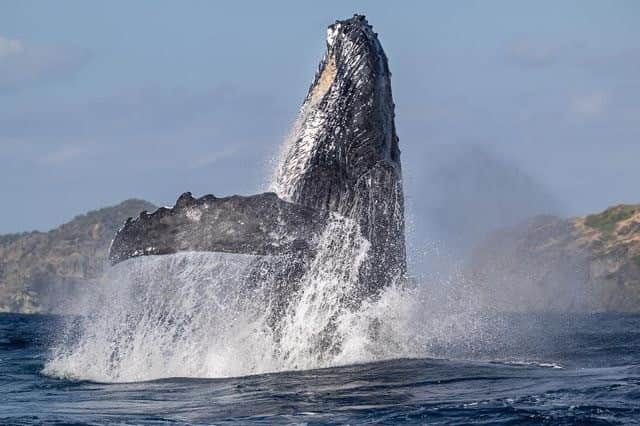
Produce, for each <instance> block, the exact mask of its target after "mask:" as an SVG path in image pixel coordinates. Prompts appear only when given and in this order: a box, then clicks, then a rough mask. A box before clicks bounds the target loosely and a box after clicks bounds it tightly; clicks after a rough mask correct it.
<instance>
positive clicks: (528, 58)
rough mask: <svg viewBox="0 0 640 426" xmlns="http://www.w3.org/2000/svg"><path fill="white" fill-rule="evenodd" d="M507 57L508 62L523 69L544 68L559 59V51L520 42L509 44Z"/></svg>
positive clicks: (527, 42)
mask: <svg viewBox="0 0 640 426" xmlns="http://www.w3.org/2000/svg"><path fill="white" fill-rule="evenodd" d="M505 56H506V59H507V61H508V62H510V63H512V64H515V65H519V66H523V67H542V66H546V65H551V64H554V63H555V62H556V61H557V59H558V57H559V49H556V48H552V47H549V46H542V45H537V44H533V43H532V42H531V41H528V40H519V41H516V42H513V43H511V44H509V45H508V46H507V48H506V52H505Z"/></svg>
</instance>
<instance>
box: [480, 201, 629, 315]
mask: <svg viewBox="0 0 640 426" xmlns="http://www.w3.org/2000/svg"><path fill="white" fill-rule="evenodd" d="M468 272H469V273H470V274H471V275H472V276H473V280H474V282H476V283H477V286H478V287H480V288H481V289H482V290H484V294H485V296H486V297H487V301H486V302H487V303H488V304H494V305H495V306H497V307H498V308H500V309H508V310H512V309H513V310H526V309H533V310H562V311H566V310H574V311H576V310H577V311H623V312H638V311H640V205H618V206H614V207H610V208H608V209H607V210H605V211H603V212H602V213H599V214H593V215H589V216H584V217H578V218H573V219H561V218H558V217H554V216H539V217H536V218H534V219H533V220H530V221H528V222H526V223H524V224H522V225H519V226H515V227H512V228H508V229H503V230H501V231H499V232H496V233H494V234H493V235H491V236H490V237H489V238H488V239H487V240H486V241H485V242H484V243H483V244H481V245H480V246H479V247H478V248H477V249H476V250H475V251H474V253H473V256H472V259H471V262H470V264H469V266H468Z"/></svg>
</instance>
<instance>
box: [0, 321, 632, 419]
mask: <svg viewBox="0 0 640 426" xmlns="http://www.w3.org/2000/svg"><path fill="white" fill-rule="evenodd" d="M510 320H511V321H512V322H513V324H514V325H517V324H525V323H526V324H529V326H530V327H529V328H528V330H537V331H536V332H531V333H529V335H525V334H522V333H520V337H518V338H516V339H512V340H509V341H508V342H504V343H500V342H495V341H492V342H491V344H488V345H487V347H485V348H480V349H478V348H476V349H474V350H473V351H472V352H471V353H464V351H462V350H460V351H458V353H457V354H455V353H456V351H455V350H454V351H453V352H452V354H453V355H452V357H451V358H450V359H442V358H431V359H395V360H388V361H379V362H374V363H365V364H358V365H346V366H340V367H334V368H325V369H319V370H306V371H292V372H280V373H273V374H262V375H253V376H246V377H236V378H221V379H216V378H179V377H177V378H167V379H161V380H153V381H144V382H136V383H97V382H91V381H78V380H66V379H60V378H55V377H49V376H47V375H45V374H43V372H42V370H43V367H44V365H45V363H46V361H47V359H48V357H49V356H50V348H51V345H52V344H53V343H54V341H55V339H56V330H58V329H59V328H60V326H61V325H60V323H61V321H63V318H61V317H55V316H42V315H13V314H1V315H0V424H3V425H4V424H6V425H20V424H78V425H79V424H132V425H133V424H136V425H137V424H154V425H156V424H224V423H240V424H274V423H277V424H281V423H286V424H362V423H375V424H397V423H407V424H419V423H428V424H581V425H582V424H638V423H640V316H628V315H580V316H576V315H573V316H550V315H528V316H527V315H519V316H518V315H513V316H512V318H511V319H510ZM531 324H534V325H535V327H532V326H531Z"/></svg>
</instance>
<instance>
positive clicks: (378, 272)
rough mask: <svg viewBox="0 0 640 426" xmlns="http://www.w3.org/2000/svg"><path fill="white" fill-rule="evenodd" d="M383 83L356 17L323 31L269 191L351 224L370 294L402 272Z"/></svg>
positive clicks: (387, 84)
mask: <svg viewBox="0 0 640 426" xmlns="http://www.w3.org/2000/svg"><path fill="white" fill-rule="evenodd" d="M390 77H391V73H390V72H389V65H388V63H387V57H386V55H385V53H384V51H383V49H382V45H381V44H380V41H379V40H378V36H377V34H376V33H375V32H373V29H372V28H371V26H370V25H369V24H368V22H367V20H366V19H365V17H364V16H361V15H355V16H354V17H352V18H350V19H347V20H344V21H337V22H336V23H335V24H333V25H331V26H329V28H328V30H327V43H326V52H325V55H324V57H323V59H322V61H321V62H320V66H319V69H318V72H317V73H316V76H315V79H314V81H313V84H312V85H311V87H310V88H309V92H308V94H307V96H306V98H305V101H304V103H303V105H302V108H301V109H300V113H299V116H298V119H297V121H296V124H295V126H294V128H293V131H292V134H291V136H290V137H289V139H288V140H287V142H286V143H285V144H284V150H283V153H282V157H281V159H280V164H279V166H278V168H277V170H276V175H275V178H274V180H273V183H272V190H273V191H274V192H276V193H277V194H278V196H280V197H281V198H283V199H285V200H287V201H291V202H293V203H297V204H302V205H304V206H308V207H313V208H315V209H319V210H325V211H332V212H336V213H338V214H340V215H342V216H344V217H348V218H351V219H353V220H355V221H356V223H357V224H358V226H359V229H360V232H361V234H362V235H363V236H364V237H365V238H366V239H367V240H368V241H369V243H370V247H371V248H370V254H372V255H370V256H369V257H368V258H369V259H370V260H371V261H370V262H367V263H366V264H365V266H364V268H363V270H362V271H361V275H362V278H361V281H363V282H365V285H366V286H369V287H371V288H380V287H382V286H384V285H386V284H388V283H389V282H390V281H391V280H393V279H395V277H399V276H402V275H403V273H404V271H405V266H406V263H405V244H404V197H403V191H402V179H401V167H400V149H399V147H398V137H397V135H396V129H395V124H394V103H393V98H392V94H391V80H390ZM374 259H375V260H374ZM389 265H394V266H393V267H389Z"/></svg>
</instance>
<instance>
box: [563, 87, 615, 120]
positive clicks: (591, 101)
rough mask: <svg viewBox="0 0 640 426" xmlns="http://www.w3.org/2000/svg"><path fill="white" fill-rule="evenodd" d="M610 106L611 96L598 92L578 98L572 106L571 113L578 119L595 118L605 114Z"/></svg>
mask: <svg viewBox="0 0 640 426" xmlns="http://www.w3.org/2000/svg"><path fill="white" fill-rule="evenodd" d="M608 104H609V94H608V93H607V92H603V91H596V92H592V93H589V94H587V95H581V96H578V97H576V98H575V99H574V100H573V102H572V104H571V112H572V113H573V114H574V115H575V116H576V117H578V118H583V119H589V118H595V117H598V116H601V115H602V114H603V113H604V111H605V109H606V107H607V105H608Z"/></svg>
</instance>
